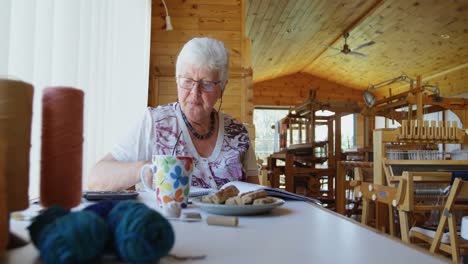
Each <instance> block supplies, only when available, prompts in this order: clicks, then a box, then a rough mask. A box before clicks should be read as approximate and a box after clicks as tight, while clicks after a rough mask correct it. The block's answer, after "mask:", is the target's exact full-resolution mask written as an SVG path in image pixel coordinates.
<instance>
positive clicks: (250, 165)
mask: <svg viewBox="0 0 468 264" xmlns="http://www.w3.org/2000/svg"><path fill="white" fill-rule="evenodd" d="M243 165H244V169H245V173H246V176H247V182H250V183H256V184H259V183H260V180H259V179H258V166H257V160H256V159H255V152H254V150H253V148H252V146H250V147H249V149H248V150H247V152H246V153H245V157H244V162H243Z"/></svg>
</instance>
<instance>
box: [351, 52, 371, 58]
mask: <svg viewBox="0 0 468 264" xmlns="http://www.w3.org/2000/svg"><path fill="white" fill-rule="evenodd" d="M348 54H351V55H355V56H359V57H363V58H367V55H366V54H363V53H359V52H355V51H350V52H348Z"/></svg>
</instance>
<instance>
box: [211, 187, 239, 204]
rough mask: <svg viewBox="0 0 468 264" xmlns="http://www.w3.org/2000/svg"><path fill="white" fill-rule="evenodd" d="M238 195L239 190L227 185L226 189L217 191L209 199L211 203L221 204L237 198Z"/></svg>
mask: <svg viewBox="0 0 468 264" xmlns="http://www.w3.org/2000/svg"><path fill="white" fill-rule="evenodd" d="M238 194H239V189H237V187H236V186H234V185H229V186H228V187H226V188H224V189H221V190H219V191H218V192H216V193H215V194H213V196H212V197H211V200H212V201H213V203H216V204H222V203H224V202H225V201H226V200H227V199H229V198H230V197H234V196H237V195H238Z"/></svg>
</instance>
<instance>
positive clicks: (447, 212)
mask: <svg viewBox="0 0 468 264" xmlns="http://www.w3.org/2000/svg"><path fill="white" fill-rule="evenodd" d="M467 197H468V181H463V180H462V179H460V178H456V179H455V180H454V182H453V184H452V187H451V188H450V193H449V195H448V198H447V202H446V203H445V206H444V210H443V212H442V216H441V218H440V221H439V224H438V226H437V231H436V233H435V235H434V239H433V241H432V244H431V247H430V251H431V252H432V253H434V252H437V251H439V250H441V251H444V252H446V253H449V254H451V255H452V261H453V262H455V263H458V262H459V261H460V248H462V247H463V248H466V247H468V244H466V243H462V241H461V239H460V235H459V234H458V233H457V222H456V216H455V215H454V210H455V209H456V208H457V207H458V206H457V205H456V202H457V201H459V200H464V201H466V200H467ZM446 225H448V229H449V234H450V244H442V243H441V240H442V235H443V234H444V230H445V226H446Z"/></svg>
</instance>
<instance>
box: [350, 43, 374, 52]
mask: <svg viewBox="0 0 468 264" xmlns="http://www.w3.org/2000/svg"><path fill="white" fill-rule="evenodd" d="M374 44H375V42H374V41H369V42H367V43H364V44H361V45H359V46H357V47H356V48H355V49H353V51H356V50H359V49H362V48H365V47H369V46H372V45H374Z"/></svg>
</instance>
